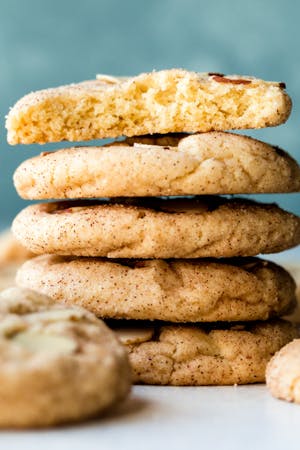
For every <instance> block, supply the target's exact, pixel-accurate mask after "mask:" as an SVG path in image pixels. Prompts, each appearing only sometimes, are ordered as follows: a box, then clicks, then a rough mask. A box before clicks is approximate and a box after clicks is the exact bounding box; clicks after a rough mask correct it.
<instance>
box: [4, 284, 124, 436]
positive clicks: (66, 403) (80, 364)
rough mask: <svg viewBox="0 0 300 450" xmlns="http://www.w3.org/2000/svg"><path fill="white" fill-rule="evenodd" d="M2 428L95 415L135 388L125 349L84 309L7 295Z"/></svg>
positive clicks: (16, 292)
mask: <svg viewBox="0 0 300 450" xmlns="http://www.w3.org/2000/svg"><path fill="white" fill-rule="evenodd" d="M0 361H1V364H0V427H2V428H3V427H5V428H7V427H9V428H11V427H42V426H50V425H55V424H60V423H65V422H72V421H78V420H81V419H85V418H87V417H90V416H95V415H97V414H99V413H100V412H102V411H103V410H104V409H106V408H108V407H109V406H111V405H113V404H114V403H116V402H117V401H118V400H121V399H122V398H123V397H125V395H126V394H127V393H128V391H129V387H130V378H131V377H130V369H129V364H128V358H127V355H126V352H125V351H124V348H122V346H121V345H120V343H119V342H118V340H117V339H116V338H115V336H114V334H113V333H112V332H111V331H110V330H109V329H108V328H107V326H106V325H105V324H104V323H103V322H102V321H100V320H98V319H97V318H96V317H95V316H94V315H93V314H91V313H89V312H88V311H86V310H84V309H82V308H78V307H73V308H71V307H68V308H66V307H63V306H61V305H56V304H54V303H53V302H52V300H51V299H49V298H48V297H45V296H43V295H39V294H37V293H36V292H33V291H30V290H27V289H20V288H9V289H7V290H6V291H3V292H2V293H1V294H0Z"/></svg>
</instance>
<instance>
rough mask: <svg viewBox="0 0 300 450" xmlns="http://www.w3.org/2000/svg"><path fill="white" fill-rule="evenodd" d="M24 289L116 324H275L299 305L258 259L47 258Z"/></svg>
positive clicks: (275, 270)
mask: <svg viewBox="0 0 300 450" xmlns="http://www.w3.org/2000/svg"><path fill="white" fill-rule="evenodd" d="M17 283H18V285H20V286H23V287H27V288H31V289H34V290H36V291H37V292H41V293H44V294H47V295H49V296H50V297H52V298H53V299H54V300H56V301H58V302H62V303H67V304H71V305H72V304H77V305H80V306H84V307H86V308H87V309H89V310H90V311H92V312H93V313H95V314H96V315H97V316H98V317H101V318H113V319H139V320H146V319H147V320H164V321H170V322H213V321H237V320H257V319H268V318H269V317H272V316H276V315H280V314H284V313H285V312H286V311H287V310H288V309H293V307H294V306H295V283H294V280H293V279H292V278H291V277H290V275H289V274H288V273H287V272H286V271H285V270H284V269H282V268H281V267H279V266H277V265H275V264H273V263H271V262H268V261H263V260H259V259H256V258H249V259H246V258H241V259H240V260H232V261H230V260H229V261H222V260H220V261H214V260H173V261H171V260H170V261H163V260H152V261H149V260H148V261H145V260H144V261H143V260H140V261H137V260H130V261H129V260H127V261H123V262H122V261H115V262H114V261H111V260H102V259H96V258H70V257H60V256H50V255H46V256H39V257H37V258H34V259H32V260H31V261H28V262H27V263H25V264H24V265H23V266H22V268H21V269H20V270H19V272H18V275H17Z"/></svg>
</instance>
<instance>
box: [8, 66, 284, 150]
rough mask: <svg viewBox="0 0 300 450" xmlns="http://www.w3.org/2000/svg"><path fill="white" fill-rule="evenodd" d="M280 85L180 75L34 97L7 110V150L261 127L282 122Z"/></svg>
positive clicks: (153, 75) (101, 80)
mask: <svg viewBox="0 0 300 450" xmlns="http://www.w3.org/2000/svg"><path fill="white" fill-rule="evenodd" d="M284 89H285V85H284V83H277V82H267V81H263V80H260V79H258V78H254V77H248V76H246V77H245V76H240V75H228V76H224V75H222V74H214V73H196V72H188V71H186V70H182V69H171V70H162V71H158V72H155V71H154V72H150V73H143V74H141V75H138V76H136V77H128V78H118V77H107V76H99V77H98V78H97V79H96V80H91V81H84V82H82V83H78V84H71V85H68V86H61V87H57V88H52V89H45V90H42V91H37V92H33V93H31V94H28V95H26V96H25V97H23V98H22V99H21V100H19V101H18V102H17V103H16V105H15V106H14V107H13V108H12V109H11V110H10V112H9V114H8V117H7V121H6V127H7V130H8V142H9V143H10V144H32V143H40V144H43V143H46V142H58V141H62V140H68V141H84V140H89V139H99V138H109V137H110V138H111V137H117V136H138V135H142V134H153V133H162V134H165V133H174V132H204V131H212V130H230V129H242V128H262V127H267V126H275V125H279V124H281V123H283V122H285V121H286V119H287V118H288V116H289V114H290V111H291V100H290V98H289V96H288V95H287V93H286V92H285V90H284Z"/></svg>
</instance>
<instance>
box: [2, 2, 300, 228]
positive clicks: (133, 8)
mask: <svg viewBox="0 0 300 450" xmlns="http://www.w3.org/2000/svg"><path fill="white" fill-rule="evenodd" d="M0 6H1V13H0V93H1V102H0V109H1V130H2V132H1V134H0V138H1V152H0V164H1V175H0V189H1V195H0V211H1V215H0V226H1V227H3V226H7V225H9V224H10V222H11V220H12V219H13V217H14V215H15V214H16V213H17V211H18V210H20V209H21V208H23V207H24V206H25V204H26V203H25V202H24V201H22V200H21V199H19V198H18V196H17V194H16V192H15V190H14V187H13V184H12V174H13V172H14V170H15V168H16V167H17V166H18V165H19V164H20V163H21V161H23V160H24V159H26V158H29V157H31V156H33V155H35V154H38V153H39V152H41V151H45V150H47V149H54V148H61V147H63V146H64V144H54V145H46V146H44V147H43V148H42V147H41V146H38V145H35V146H15V147H9V146H8V145H7V143H6V132H5V129H4V116H5V114H7V112H8V109H9V107H11V106H12V105H13V104H14V103H15V102H16V101H17V100H18V99H19V98H20V97H21V96H23V95H24V94H26V93H28V92H30V91H33V90H37V89H42V88H46V87H50V86H57V85H60V84H64V83H71V82H77V81H81V80H85V79H89V78H94V77H95V75H96V73H108V74H113V75H134V74H138V73H140V72H143V71H151V70H153V69H163V68H172V67H183V68H186V69H190V70H194V71H205V72H207V71H210V72H223V73H228V74H230V73H237V74H246V75H254V76H257V77H261V78H264V79H267V80H277V81H285V82H286V83H287V91H288V92H289V94H290V95H291V97H292V98H293V102H294V109H293V112H292V115H291V117H290V119H289V121H288V122H287V123H286V124H285V125H282V126H280V127H277V128H269V129H264V130H259V131H253V130H250V131H247V134H250V135H251V136H254V137H258V138H260V139H263V140H265V141H267V142H271V143H274V144H277V145H279V146H281V147H282V148H284V149H286V150H287V151H289V152H290V153H291V154H292V155H293V156H294V157H295V158H297V157H298V159H299V157H300V149H299V147H300V136H299V123H300V85H299V73H300V59H299V45H298V44H299V39H298V29H299V17H300V2H298V1H296V0H295V1H292V0H290V1H288V2H282V0H272V1H271V0H264V1H259V0H250V1H243V0H229V1H223V2H221V1H216V0H210V1H209V2H207V1H203V0H182V1H180V0H149V1H142V0H127V1H121V0H119V1H117V0H84V1H83V2H79V1H71V0H70V1H69V0H51V1H44V0H26V1H23V0H0ZM259 198H260V199H262V200H264V201H266V200H267V201H276V202H278V203H279V204H280V205H281V206H283V207H285V208H286V209H289V210H291V211H294V212H296V213H298V214H300V201H299V200H300V196H299V194H289V195H287V194H286V195H281V196H277V195H268V196H259Z"/></svg>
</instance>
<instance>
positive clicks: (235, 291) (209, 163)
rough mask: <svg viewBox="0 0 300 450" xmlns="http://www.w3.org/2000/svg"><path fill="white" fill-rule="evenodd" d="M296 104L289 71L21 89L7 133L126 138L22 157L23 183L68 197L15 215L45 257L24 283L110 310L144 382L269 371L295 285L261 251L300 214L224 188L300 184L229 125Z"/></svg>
mask: <svg viewBox="0 0 300 450" xmlns="http://www.w3.org/2000/svg"><path fill="white" fill-rule="evenodd" d="M290 110H291V101H290V98H289V97H288V95H287V94H286V92H285V86H284V84H283V83H275V82H265V81H263V80H259V79H256V78H252V77H240V76H235V75H234V76H224V75H222V74H215V73H206V74H198V73H191V72H186V71H184V70H166V71H161V72H153V73H149V74H142V75H139V76H137V77H134V78H114V77H108V76H99V77H98V79H97V80H95V81H88V82H83V83H79V84H73V85H70V86H63V87H59V88H55V89H48V90H44V91H40V92H36V93H31V94H29V95H27V96H26V97H24V98H23V99H21V100H20V101H19V102H18V103H17V104H16V105H15V106H14V107H13V108H12V110H11V111H10V113H9V115H8V118H7V129H8V141H9V142H10V143H11V144H19V143H23V144H31V143H40V144H43V143H48V142H58V141H63V140H67V141H82V140H91V139H98V138H115V137H124V136H125V137H126V138H125V140H119V141H115V142H113V143H111V144H109V145H106V146H102V147H100V146H94V145H92V146H85V147H76V148H74V147H72V148H67V149H62V150H58V151H56V152H50V153H49V152H44V153H42V154H41V155H40V156H38V157H36V158H33V159H30V160H28V161H25V162H24V163H23V164H21V166H20V167H19V168H18V169H17V171H16V172H15V175H14V182H15V186H16V188H17V191H18V193H19V194H20V195H21V197H23V198H25V199H31V200H48V199H56V200H61V201H60V202H54V203H44V204H35V205H32V206H29V207H28V208H26V209H25V210H23V211H22V212H21V213H20V214H19V215H18V216H17V217H16V219H15V221H14V224H13V231H14V233H15V235H16V237H17V238H18V239H19V241H20V242H21V243H22V244H23V245H24V246H26V247H27V248H28V249H29V250H30V251H32V252H34V253H35V254H37V255H41V256H37V257H36V258H33V259H31V260H30V261H28V262H26V263H25V264H24V265H23V266H22V268H21V269H20V270H19V272H18V275H17V283H18V285H19V286H21V287H27V288H31V289H34V290H36V291H38V292H41V293H44V294H48V295H49V296H50V297H52V298H53V299H55V300H56V301H58V302H63V303H68V304H76V305H80V306H85V307H86V308H87V309H89V310H90V311H92V312H94V313H95V314H96V315H97V316H98V317H101V318H104V319H107V320H108V323H109V324H110V325H111V326H112V327H113V328H114V329H115V330H116V332H118V334H119V336H120V338H121V340H122V342H123V343H124V344H125V345H126V346H127V348H128V352H129V355H130V361H131V365H132V370H133V374H134V380H135V382H138V383H149V384H173V385H201V384H234V383H240V384H242V383H253V382H260V381H264V378H265V367H266V363H267V362H268V360H269V359H270V358H271V356H272V355H273V354H274V353H275V352H276V351H277V350H278V349H280V348H281V347H282V346H283V345H285V344H286V343H287V342H289V341H290V340H292V339H293V338H294V337H296V336H297V331H296V328H295V327H294V326H293V325H292V324H291V323H290V322H287V321H284V320H281V319H278V317H280V316H282V315H284V314H286V313H287V312H288V311H289V310H291V309H292V308H293V306H294V304H295V283H294V281H293V279H292V278H291V276H290V275H289V274H288V273H287V272H286V271H285V270H284V269H283V268H281V267H279V266H277V265H275V264H274V263H272V262H269V261H264V260H261V259H258V258H254V256H255V255H257V254H260V253H274V252H280V251H282V250H285V249H287V248H291V247H293V246H295V245H298V244H299V242H300V219H299V218H298V217H296V216H295V215H293V214H290V213H288V212H286V211H283V210H282V209H280V208H279V207H278V206H276V205H274V204H262V203H256V202H253V201H249V200H243V199H239V198H226V197H224V196H223V197H221V196H220V195H226V194H250V193H272V192H295V191H299V190H300V168H299V166H298V165H297V163H296V162H295V161H294V160H293V159H292V158H291V157H290V156H289V155H288V154H286V153H285V152H284V151H283V150H280V149H278V148H277V147H273V146H271V145H268V144H265V143H263V142H260V141H257V140H254V139H252V138H249V137H246V136H242V135H236V134H232V133H227V132H224V130H230V129H241V128H261V127H266V126H275V125H279V124H281V123H283V122H284V121H285V120H286V119H287V118H288V116H289V113H290ZM183 133H185V134H183ZM86 199H88V200H86Z"/></svg>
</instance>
